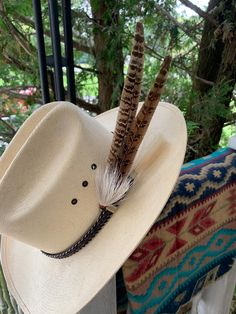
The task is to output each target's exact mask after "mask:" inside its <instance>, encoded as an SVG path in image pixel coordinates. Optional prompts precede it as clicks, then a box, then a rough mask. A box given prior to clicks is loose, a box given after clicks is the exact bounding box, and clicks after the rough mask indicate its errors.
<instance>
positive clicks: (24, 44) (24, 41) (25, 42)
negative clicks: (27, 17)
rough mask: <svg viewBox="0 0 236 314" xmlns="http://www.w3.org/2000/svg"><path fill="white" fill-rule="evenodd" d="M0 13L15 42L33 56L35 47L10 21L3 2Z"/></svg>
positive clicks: (0, 5)
mask: <svg viewBox="0 0 236 314" xmlns="http://www.w3.org/2000/svg"><path fill="white" fill-rule="evenodd" d="M0 15H1V16H2V19H3V21H4V23H5V25H6V27H7V29H8V30H9V32H10V34H12V36H13V37H14V38H15V40H16V41H17V43H18V44H19V45H20V46H21V47H22V48H23V49H24V51H25V52H26V53H27V54H28V55H30V56H33V52H34V50H35V47H34V46H32V45H31V43H30V42H29V41H28V40H27V38H26V37H25V36H24V35H23V34H22V33H21V32H20V31H19V30H18V29H17V28H16V27H15V25H14V24H13V23H12V22H11V21H10V19H9V18H8V16H7V13H6V11H5V8H4V5H3V3H1V4H0Z"/></svg>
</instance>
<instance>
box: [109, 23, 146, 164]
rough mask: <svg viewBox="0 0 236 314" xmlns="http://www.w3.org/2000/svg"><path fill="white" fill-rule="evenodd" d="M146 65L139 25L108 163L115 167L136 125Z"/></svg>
mask: <svg viewBox="0 0 236 314" xmlns="http://www.w3.org/2000/svg"><path fill="white" fill-rule="evenodd" d="M143 63H144V33H143V25H142V24H141V23H137V25H136V32H135V36H134V43H133V48H132V53H131V59H130V63H129V67H128V73H127V76H126V80H125V84H124V88H123V91H122V94H121V100H120V107H119V113H118V116H117V122H116V128H115V132H114V137H113V142H112V145H111V150H110V154H109V157H108V163H109V164H110V165H111V166H113V167H114V166H115V165H116V164H117V163H118V160H119V158H120V155H121V148H122V144H124V139H125V137H126V136H127V134H128V133H129V130H130V129H131V128H132V126H133V123H134V118H135V115H136V112H137V108H138V103H139V96H140V92H141V82H142V76H143Z"/></svg>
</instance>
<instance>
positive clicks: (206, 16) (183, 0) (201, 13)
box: [180, 0, 219, 27]
mask: <svg viewBox="0 0 236 314" xmlns="http://www.w3.org/2000/svg"><path fill="white" fill-rule="evenodd" d="M180 2H181V3H183V4H184V5H185V6H186V7H188V8H190V9H191V10H193V11H194V12H196V13H197V14H198V15H199V16H201V17H202V18H204V19H205V20H207V21H208V22H210V23H211V24H212V25H213V26H215V27H218V26H219V23H218V22H217V21H216V20H215V19H214V18H213V17H212V16H211V15H210V14H208V13H207V12H205V11H203V10H202V9H201V8H199V7H198V6H197V5H195V4H193V3H192V2H191V1H189V0H180Z"/></svg>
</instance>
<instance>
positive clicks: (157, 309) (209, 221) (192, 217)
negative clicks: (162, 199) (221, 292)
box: [117, 148, 236, 314]
mask: <svg viewBox="0 0 236 314" xmlns="http://www.w3.org/2000/svg"><path fill="white" fill-rule="evenodd" d="M235 220H236V151H235V150H232V149H229V148H224V149H220V150H218V151H216V152H214V153H213V154H211V155H209V156H206V157H204V158H201V159H198V160H195V161H193V162H191V163H188V164H185V165H184V166H183V167H182V171H181V174H180V176H179V179H178V182H177V184H176V186H175V189H174V191H173V192H172V194H171V197H170V199H169V201H168V203H167V204H166V206H165V208H164V210H163V212H162V214H161V216H160V217H159V218H158V220H157V221H156V223H155V224H154V225H153V227H152V228H151V230H150V232H149V233H148V234H147V235H146V237H145V238H144V240H143V241H142V243H141V244H140V245H139V247H138V248H137V249H136V250H135V251H134V253H133V254H132V255H131V256H130V258H129V259H128V260H127V262H126V263H125V264H124V266H123V278H124V279H123V278H122V273H121V271H120V272H119V273H118V274H117V286H118V289H117V292H118V293H117V295H118V308H119V311H121V310H124V309H125V308H127V303H128V308H129V313H132V314H144V313H145V314H146V313H148V314H152V313H153V314H154V313H155V314H159V313H187V312H188V310H189V309H191V298H192V297H193V296H195V295H196V294H197V293H198V292H199V291H200V290H201V289H203V287H206V286H207V285H209V284H210V283H212V282H214V281H215V280H216V279H217V278H219V277H221V276H222V275H223V274H225V273H226V272H227V271H228V270H230V268H231V266H232V264H233V258H235V256H236V221H235ZM123 280H124V282H123ZM124 283H125V286H124ZM125 287H126V288H125Z"/></svg>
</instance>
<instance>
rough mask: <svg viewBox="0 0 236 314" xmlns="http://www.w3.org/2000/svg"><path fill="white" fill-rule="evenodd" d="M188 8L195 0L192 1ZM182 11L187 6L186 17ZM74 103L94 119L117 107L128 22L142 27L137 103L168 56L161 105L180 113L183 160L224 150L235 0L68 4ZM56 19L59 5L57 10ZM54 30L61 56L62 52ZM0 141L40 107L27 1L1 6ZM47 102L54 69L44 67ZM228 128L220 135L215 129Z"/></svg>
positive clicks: (233, 67)
mask: <svg viewBox="0 0 236 314" xmlns="http://www.w3.org/2000/svg"><path fill="white" fill-rule="evenodd" d="M195 3H197V2H196V1H195ZM180 5H181V6H182V7H181V8H182V9H183V8H184V7H185V8H191V10H192V13H193V15H192V16H190V15H185V14H183V13H182V11H181V10H180ZM72 9H73V11H72V15H73V21H72V25H73V39H74V55H75V58H74V63H75V73H76V74H75V76H76V77H75V78H76V90H77V105H78V106H80V107H83V108H84V109H85V110H88V111H90V112H94V113H96V114H98V113H100V112H102V111H105V110H108V109H110V108H112V107H114V106H117V105H118V101H119V97H120V93H121V89H122V86H123V82H124V74H125V73H126V70H127V62H128V59H129V53H130V48H131V43H132V36H133V31H134V25H135V23H136V21H139V20H141V21H142V22H143V24H144V26H145V40H146V57H145V71H144V79H143V86H142V99H144V97H145V95H146V94H147V91H148V89H149V88H150V86H151V83H152V82H153V80H154V78H155V75H156V73H157V71H158V69H159V66H160V62H161V60H162V59H163V57H164V56H165V55H167V54H171V55H172V57H173V64H172V69H171V72H170V75H169V79H168V83H167V86H166V89H165V92H164V94H163V100H165V101H169V102H172V103H174V104H175V105H177V106H178V107H179V108H180V109H181V110H182V111H183V112H184V114H185V117H186V120H187V125H188V132H189V145H188V153H187V159H194V158H197V157H200V156H202V155H205V154H207V153H210V152H212V151H213V150H215V149H216V148H217V146H218V145H219V144H221V145H226V143H227V137H228V136H229V135H230V134H231V133H232V132H234V128H232V127H231V126H232V124H233V123H234V111H235V96H236V94H235V91H234V88H235V79H236V22H235V21H236V1H235V0H210V1H209V3H208V1H206V7H205V9H204V10H202V9H200V8H199V7H198V6H196V5H194V4H193V3H192V2H190V1H188V0H181V1H179V2H178V1H175V0H167V1H161V0H145V1H138V0H129V1H111V0H90V1H79V0H76V1H73V3H72ZM42 12H43V20H44V30H45V41H46V49H47V55H48V56H50V55H52V50H51V37H50V28H49V20H48V16H49V14H48V5H47V1H45V0H44V1H42ZM59 12H60V16H61V7H60V5H59ZM63 40H64V38H63V33H61V43H62V54H64V45H63ZM0 51H1V52H0V73H1V76H0V106H1V107H0V119H1V120H0V141H1V142H0V144H1V151H3V149H4V147H5V145H6V143H8V142H9V141H10V140H11V138H12V137H13V136H14V134H15V133H16V131H17V129H18V127H19V126H20V124H21V123H22V122H23V120H24V119H25V118H26V117H27V116H28V115H29V114H30V113H31V112H32V110H34V109H35V106H37V104H41V96H40V85H39V73H38V61H37V46H36V37H35V26H34V20H33V10H32V2H31V0H22V1H20V2H19V1H16V0H9V1H1V2H0ZM48 78H49V84H50V90H51V99H53V97H54V93H53V90H54V83H53V68H52V67H50V66H48ZM225 126H227V129H225V132H224V133H223V136H222V129H223V128H224V127H225Z"/></svg>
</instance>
